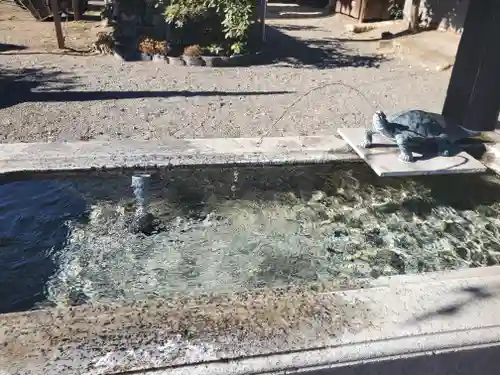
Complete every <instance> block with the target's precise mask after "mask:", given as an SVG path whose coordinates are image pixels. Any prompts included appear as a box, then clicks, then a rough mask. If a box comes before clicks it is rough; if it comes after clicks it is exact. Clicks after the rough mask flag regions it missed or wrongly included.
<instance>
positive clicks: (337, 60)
mask: <svg viewBox="0 0 500 375" xmlns="http://www.w3.org/2000/svg"><path fill="white" fill-rule="evenodd" d="M306 27H307V26H306ZM280 29H284V30H286V29H287V26H285V27H284V28H279V27H274V26H266V38H267V42H266V45H265V47H264V49H263V57H262V60H261V62H262V63H263V64H276V65H278V66H292V67H296V68H305V67H309V68H317V69H334V68H345V67H354V68H378V67H379V66H380V63H381V62H383V61H385V60H386V59H385V58H384V57H383V56H377V55H359V54H356V53H355V52H354V51H352V50H349V49H348V48H346V47H345V45H344V44H343V43H342V42H341V41H339V40H336V39H331V40H325V39H307V40H300V39H297V38H294V37H292V36H290V35H287V34H285V33H283V32H282V31H281V30H280Z"/></svg>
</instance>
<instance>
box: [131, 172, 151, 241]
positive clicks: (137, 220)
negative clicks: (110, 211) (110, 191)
mask: <svg viewBox="0 0 500 375" xmlns="http://www.w3.org/2000/svg"><path fill="white" fill-rule="evenodd" d="M150 179H151V175H149V174H140V175H136V176H132V188H133V189H134V195H135V203H136V207H135V215H134V217H133V219H132V222H131V225H130V230H131V231H132V232H134V233H139V232H141V233H144V234H148V235H149V234H151V233H153V232H154V231H155V227H156V225H155V222H156V219H155V217H154V216H153V215H152V214H151V213H149V212H148V210H149V187H150Z"/></svg>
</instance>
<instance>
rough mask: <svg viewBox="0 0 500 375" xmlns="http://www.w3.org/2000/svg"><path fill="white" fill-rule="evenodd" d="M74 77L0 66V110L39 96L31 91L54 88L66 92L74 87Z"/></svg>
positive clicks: (53, 72)
mask: <svg viewBox="0 0 500 375" xmlns="http://www.w3.org/2000/svg"><path fill="white" fill-rule="evenodd" d="M74 77H75V76H74V75H73V74H67V73H63V72H60V71H54V70H46V69H41V68H26V69H12V68H6V67H5V66H0V109H2V108H7V107H10V106H13V105H16V104H19V103H22V102H24V101H27V100H30V97H31V96H33V95H39V94H38V93H34V92H33V91H32V90H35V89H42V88H43V87H47V86H55V87H57V88H58V89H63V90H68V89H71V88H74V87H75V84H74Z"/></svg>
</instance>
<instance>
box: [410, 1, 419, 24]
mask: <svg viewBox="0 0 500 375" xmlns="http://www.w3.org/2000/svg"><path fill="white" fill-rule="evenodd" d="M419 14H420V0H412V2H411V13H410V30H412V31H417V30H418V26H419Z"/></svg>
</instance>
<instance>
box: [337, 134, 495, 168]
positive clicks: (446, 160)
mask: <svg viewBox="0 0 500 375" xmlns="http://www.w3.org/2000/svg"><path fill="white" fill-rule="evenodd" d="M338 132H339V134H340V135H341V136H342V138H344V139H345V141H346V142H347V143H348V144H349V145H350V146H351V147H352V148H353V149H354V150H355V151H356V153H357V154H358V155H359V156H360V157H361V158H362V159H364V160H365V161H366V162H367V164H368V165H369V166H370V167H371V168H372V169H373V170H374V171H375V173H377V174H378V175H379V176H381V177H398V176H417V175H429V174H455V173H481V172H486V169H487V168H486V167H485V166H484V165H483V164H482V163H481V162H480V161H478V160H476V159H474V158H473V157H472V156H470V155H469V154H468V153H466V152H464V151H462V152H461V153H459V154H458V155H456V156H453V157H433V158H429V159H423V158H422V155H419V154H415V155H417V161H416V162H414V163H404V162H402V161H400V160H399V157H398V154H399V150H398V148H397V146H396V144H395V143H393V142H391V141H388V140H386V139H385V138H383V137H381V136H379V135H378V134H375V135H374V136H373V143H374V146H373V147H372V148H369V149H364V148H362V147H360V146H359V144H361V142H362V140H363V138H364V134H365V129H362V128H344V129H339V130H338ZM418 158H422V159H421V160H418Z"/></svg>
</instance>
